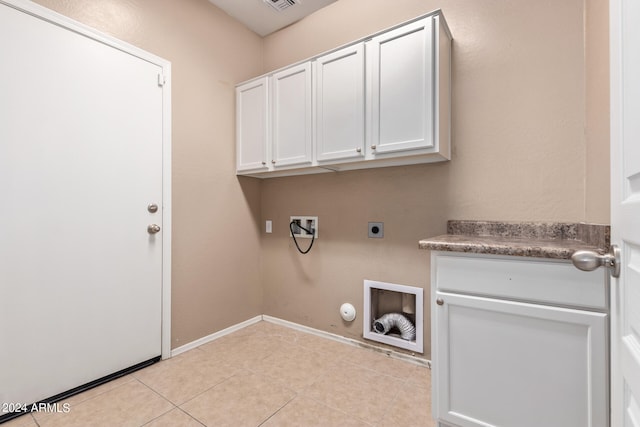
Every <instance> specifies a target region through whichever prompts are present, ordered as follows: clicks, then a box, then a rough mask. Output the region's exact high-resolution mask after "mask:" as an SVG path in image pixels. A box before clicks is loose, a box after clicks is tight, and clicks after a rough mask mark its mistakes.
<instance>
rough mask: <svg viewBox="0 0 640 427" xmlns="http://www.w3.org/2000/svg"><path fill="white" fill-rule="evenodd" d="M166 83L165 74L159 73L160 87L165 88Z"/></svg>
mask: <svg viewBox="0 0 640 427" xmlns="http://www.w3.org/2000/svg"><path fill="white" fill-rule="evenodd" d="M165 83H166V80H165V78H164V74H162V73H158V86H160V87H162V86H164V84H165Z"/></svg>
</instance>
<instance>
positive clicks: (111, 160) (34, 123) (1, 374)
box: [0, 0, 169, 404]
mask: <svg viewBox="0 0 640 427" xmlns="http://www.w3.org/2000/svg"><path fill="white" fill-rule="evenodd" d="M12 3H14V4H19V5H21V6H23V7H27V8H29V9H30V11H32V12H33V11H35V12H38V13H40V12H41V13H43V14H44V15H46V18H47V19H42V18H39V17H37V16H35V15H33V14H32V13H25V12H23V11H20V10H18V9H16V8H13V7H11V6H10V5H7V4H5V3H4V2H1V1H0V52H1V57H2V66H0V402H14V403H27V404H28V403H33V402H35V401H39V400H41V399H45V398H48V397H51V396H53V395H56V394H58V393H62V392H65V391H67V390H69V389H72V388H75V387H77V386H80V385H83V384H85V383H88V382H90V381H93V380H96V379H98V378H101V377H103V376H106V375H109V374H112V373H114V372H116V371H119V370H122V369H125V368H128V367H130V366H132V365H135V364H138V363H140V362H143V361H147V360H149V359H152V358H154V357H156V356H159V355H160V354H161V350H162V349H161V316H162V268H163V258H162V250H163V247H162V244H163V237H164V236H163V234H164V233H165V230H161V231H160V232H158V233H157V234H150V233H148V231H147V226H148V225H149V224H157V225H160V226H162V227H164V225H163V203H166V202H167V201H166V200H163V182H162V179H163V175H162V173H163V171H162V168H163V163H162V162H163V87H161V86H160V85H159V84H161V81H160V80H159V76H158V75H159V74H160V73H162V68H161V67H160V66H159V65H157V64H154V63H152V62H149V61H148V60H142V59H140V58H139V57H137V56H135V55H133V54H131V53H128V52H126V51H124V50H122V46H125V45H124V43H122V44H121V45H120V46H119V47H118V48H116V47H114V46H112V45H109V44H108V42H107V39H106V38H105V37H102V39H101V40H100V41H98V40H96V39H99V38H100V37H101V36H99V35H98V34H97V33H96V34H95V37H96V39H93V38H91V37H88V36H87V35H83V34H82V32H83V31H85V30H86V31H87V32H89V31H90V30H87V29H86V28H84V27H81V26H79V25H77V26H75V27H74V31H72V30H70V29H68V28H65V25H67V24H69V25H70V26H72V27H73V25H75V24H72V23H71V21H70V20H67V19H64V18H60V17H59V15H56V14H53V13H50V12H47V11H46V10H44V9H43V8H39V7H37V6H33V5H30V4H29V3H27V2H22V1H20V0H15V1H13V2H12ZM51 20H53V21H57V23H52V22H51ZM165 112H166V110H165ZM167 119H168V120H169V118H167ZM152 203H154V204H157V205H158V206H159V209H158V211H157V212H155V213H152V212H150V210H153V209H149V210H148V208H147V206H148V205H149V204H152Z"/></svg>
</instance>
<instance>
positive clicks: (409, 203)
mask: <svg viewBox="0 0 640 427" xmlns="http://www.w3.org/2000/svg"><path fill="white" fill-rule="evenodd" d="M591 3H593V2H591ZM438 8H442V10H443V12H444V15H445V18H446V20H447V22H448V24H449V27H450V28H451V32H452V34H453V37H454V44H453V100H452V105H453V157H452V160H451V162H448V163H441V164H429V165H417V166H408V167H398V168H383V169H378V170H366V171H356V172H341V173H332V174H323V175H316V176H305V177H288V178H278V179H270V180H265V181H264V182H263V184H262V219H263V220H266V219H271V220H273V221H274V232H273V234H263V242H262V243H263V250H262V257H263V261H262V265H263V268H262V273H263V287H264V311H265V313H266V314H269V315H272V316H275V317H280V318H284V319H287V320H290V321H293V322H298V323H302V324H305V325H308V326H311V327H314V328H318V329H322V330H327V331H330V332H334V333H337V334H340V335H346V336H349V337H352V338H356V339H361V338H360V336H361V334H362V319H361V317H358V318H357V320H356V321H355V322H354V323H352V324H348V323H345V322H343V321H342V320H341V318H340V316H339V312H338V308H339V306H340V304H341V303H342V302H351V303H353V304H354V305H355V306H356V308H357V309H358V312H359V313H360V314H362V281H363V279H373V280H381V281H390V282H395V283H400V284H405V285H411V286H418V287H422V288H424V289H425V304H427V305H426V306H425V307H428V303H429V299H430V298H429V289H430V288H429V274H430V272H429V271H430V270H429V259H428V258H429V253H428V252H427V251H420V250H418V249H417V242H418V240H419V239H420V238H425V237H429V236H433V235H437V234H441V233H444V232H445V230H446V220H447V219H487V220H509V221H522V220H547V221H554V220H564V221H593V222H604V223H607V222H608V221H609V216H608V197H609V195H608V188H606V187H603V186H601V185H596V183H595V181H597V179H596V178H599V177H601V176H602V175H606V174H608V163H607V162H608V160H607V158H603V157H601V156H600V157H599V153H601V152H603V151H605V152H606V150H607V149H608V139H607V138H606V132H603V131H602V127H603V123H606V122H607V120H608V117H605V116H604V115H603V114H602V113H601V112H599V111H597V109H594V108H592V110H590V111H594V113H593V114H591V115H590V120H591V123H590V125H591V126H592V127H591V129H593V132H594V133H596V134H599V135H600V136H604V139H599V140H596V139H597V138H595V136H594V137H592V138H591V139H589V141H588V140H587V138H586V136H585V132H586V131H585V129H586V127H587V123H586V109H587V94H586V90H585V87H586V79H587V77H586V76H587V74H588V75H589V89H590V90H592V92H590V93H589V96H590V104H589V105H590V106H591V107H593V106H595V105H598V103H600V102H604V104H607V105H608V99H607V97H608V80H607V79H608V76H604V75H603V74H602V73H597V72H593V73H592V72H591V71H592V69H593V68H594V66H595V65H594V64H596V63H599V61H600V60H602V61H605V62H606V61H607V56H606V55H607V51H606V48H605V47H604V46H606V40H605V41H603V40H602V39H601V37H602V35H603V31H602V30H603V29H604V30H605V32H604V37H605V38H606V31H607V28H608V27H607V17H606V16H603V15H598V14H595V13H594V14H589V13H588V12H589V10H586V11H585V3H584V2H583V0H566V1H562V2H557V1H549V0H546V1H537V2H530V1H513V0H487V1H481V2H478V1H468V0H449V1H446V2H445V1H441V0H440V1H438V0H398V1H394V2H393V6H392V7H391V6H390V2H389V1H386V0H340V1H338V2H336V3H333V4H332V5H330V6H329V7H327V8H325V9H322V10H320V11H318V12H317V13H315V14H313V15H311V16H309V17H307V18H305V19H303V20H301V21H299V22H298V23H296V24H294V25H291V26H289V27H287V28H285V29H283V30H281V31H279V32H277V33H275V34H272V35H270V36H267V37H266V38H265V71H269V70H273V69H277V68H279V67H282V66H285V65H287V64H289V63H292V62H295V61H299V60H302V59H305V58H307V57H310V56H313V55H316V54H319V53H322V52H323V51H326V50H330V49H332V48H335V47H337V46H340V45H342V44H345V43H348V42H350V41H352V40H355V39H358V38H361V37H364V36H366V35H368V34H371V33H374V32H377V31H380V30H382V29H384V28H386V27H390V26H393V25H395V24H398V23H400V22H403V21H405V20H409V19H411V18H413V17H415V16H418V15H420V14H424V13H427V12H430V11H432V10H434V9H438ZM585 12H587V16H588V17H589V20H588V21H587V22H588V23H589V27H587V29H586V31H585ZM592 28H595V30H593V29H592ZM585 34H589V35H592V34H593V38H592V40H593V41H594V43H595V44H596V48H595V49H594V51H593V52H591V53H593V55H591V56H590V57H589V59H590V61H591V62H590V63H589V66H590V67H592V68H590V69H587V68H586V66H585V40H587V39H589V37H586V36H585ZM586 48H587V52H590V51H589V48H590V46H586ZM588 72H589V73H588ZM587 143H590V144H591V146H590V147H588V146H587ZM587 160H588V162H589V168H588V169H587ZM590 178H591V179H590ZM587 183H590V186H591V187H590V188H587ZM295 214H301V215H318V216H319V226H320V227H319V230H320V231H319V239H318V240H317V242H316V244H315V246H314V248H313V249H312V251H311V252H310V253H309V254H308V255H300V254H298V253H297V252H296V249H295V247H294V246H293V243H292V241H291V239H290V238H288V237H287V228H286V226H287V222H288V218H289V215H295ZM367 221H383V222H384V227H385V229H384V233H385V237H384V239H380V240H378V239H368V238H367V234H366V230H367V229H366V225H367ZM429 315H430V314H429V312H427V313H425V317H426V321H425V334H424V335H425V336H424V340H425V341H424V342H425V343H426V345H425V357H430V345H429V342H430V333H429V330H430V319H429Z"/></svg>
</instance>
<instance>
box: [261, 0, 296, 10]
mask: <svg viewBox="0 0 640 427" xmlns="http://www.w3.org/2000/svg"><path fill="white" fill-rule="evenodd" d="M262 1H264V2H265V3H266V4H268V5H269V6H271V7H272V8H274V9H275V10H277V11H278V12H282V11H283V10H285V9H287V8H289V7H291V6H294V5H295V4H296V3H299V0H262Z"/></svg>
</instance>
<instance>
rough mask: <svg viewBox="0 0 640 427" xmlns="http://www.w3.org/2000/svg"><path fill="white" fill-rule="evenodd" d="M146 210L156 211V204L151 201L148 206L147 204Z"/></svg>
mask: <svg viewBox="0 0 640 427" xmlns="http://www.w3.org/2000/svg"><path fill="white" fill-rule="evenodd" d="M147 210H148V211H149V212H151V213H156V212H158V205H156V204H155V203H151V204H150V205H149V206H147Z"/></svg>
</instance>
